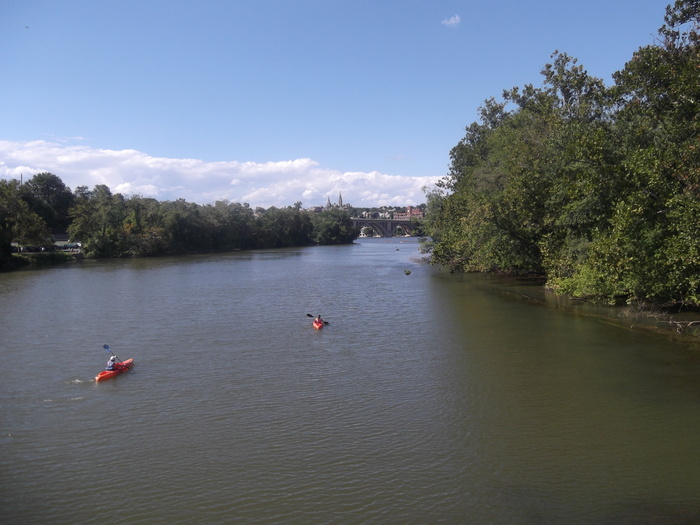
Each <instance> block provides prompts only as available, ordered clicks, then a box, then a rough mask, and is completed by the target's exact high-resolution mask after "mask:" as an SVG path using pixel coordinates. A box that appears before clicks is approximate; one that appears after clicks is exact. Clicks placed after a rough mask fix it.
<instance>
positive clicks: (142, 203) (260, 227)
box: [0, 173, 359, 268]
mask: <svg viewBox="0 0 700 525" xmlns="http://www.w3.org/2000/svg"><path fill="white" fill-rule="evenodd" d="M25 186H27V188H25ZM67 195H70V197H67ZM66 202H70V203H71V206H70V207H69V208H66V207H65V203H66ZM49 224H51V225H52V226H53V228H52V229H53V230H54V231H56V229H57V228H60V227H61V225H66V227H65V228H64V229H63V230H60V229H58V231H67V233H68V234H69V236H70V239H71V240H72V241H73V242H80V243H81V245H82V253H83V255H84V256H86V257H143V256H156V255H166V254H171V255H172V254H182V253H197V252H219V251H232V250H249V249H257V248H280V247H290V246H307V245H312V244H339V243H351V242H352V241H353V240H354V239H355V238H357V236H358V235H359V231H357V230H356V229H355V228H353V227H352V221H351V219H350V215H349V214H348V213H347V212H344V211H341V210H330V211H324V212H321V213H311V212H308V211H305V210H303V209H302V206H301V203H300V202H297V203H295V204H294V206H288V207H285V208H275V207H272V208H269V209H264V208H257V209H256V210H253V209H252V208H250V206H249V205H248V204H239V203H232V202H228V201H217V202H215V203H213V204H208V205H204V206H202V205H199V204H195V203H191V202H187V201H185V200H184V199H178V200H176V201H164V202H160V201H157V200H156V199H152V198H146V197H141V196H139V195H134V196H131V197H124V196H123V195H121V194H119V193H116V194H113V193H112V191H111V190H110V189H109V188H108V187H107V186H105V185H97V186H95V187H94V188H93V189H92V190H90V189H88V188H87V187H86V186H79V187H78V188H76V189H75V191H74V192H72V193H71V191H70V189H69V188H67V187H66V186H65V185H64V184H63V181H61V179H60V178H59V177H57V176H56V175H53V174H50V173H42V174H38V175H36V176H35V177H34V178H32V179H31V181H29V182H27V183H25V184H24V185H20V184H19V183H18V182H17V181H5V180H0V268H5V267H6V265H5V264H4V263H5V262H7V261H9V260H11V258H12V243H13V242H14V243H19V244H24V245H35V246H45V247H52V246H53V240H52V238H51V235H50V229H49Z"/></svg>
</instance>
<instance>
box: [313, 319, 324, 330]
mask: <svg viewBox="0 0 700 525" xmlns="http://www.w3.org/2000/svg"><path fill="white" fill-rule="evenodd" d="M313 325H314V328H315V329H316V330H320V329H321V328H323V321H317V320H316V319H314V322H313Z"/></svg>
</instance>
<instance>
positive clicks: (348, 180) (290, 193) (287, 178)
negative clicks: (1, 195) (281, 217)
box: [0, 140, 440, 208]
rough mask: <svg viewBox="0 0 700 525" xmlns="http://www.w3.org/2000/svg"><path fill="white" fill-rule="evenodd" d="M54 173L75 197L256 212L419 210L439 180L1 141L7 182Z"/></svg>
mask: <svg viewBox="0 0 700 525" xmlns="http://www.w3.org/2000/svg"><path fill="white" fill-rule="evenodd" d="M42 172H50V173H53V174H55V175H57V176H59V177H60V178H61V180H63V182H64V183H65V184H66V186H68V187H70V188H71V189H72V190H74V189H75V188H77V187H78V186H88V188H90V189H92V188H93V187H94V186H95V185H97V184H105V185H106V186H108V187H109V188H110V189H111V190H112V191H113V192H115V193H122V194H124V195H142V196H144V197H154V198H156V199H158V200H175V199H179V198H183V199H185V200H187V201H190V202H196V203H199V204H210V203H213V202H214V201H217V200H223V199H227V200H229V201H231V202H241V203H243V202H247V203H249V204H250V205H251V206H262V207H265V208H268V207H270V206H277V207H283V206H291V205H293V204H294V203H295V202H298V201H301V202H302V203H303V205H304V206H313V205H323V204H325V203H326V201H327V199H328V197H330V198H331V201H332V202H336V201H337V197H338V194H339V193H340V192H342V194H343V201H344V202H346V203H350V204H352V205H354V206H360V207H372V206H384V205H397V206H406V205H417V204H420V203H422V202H425V194H424V193H423V191H422V188H423V187H425V186H428V187H432V186H433V185H434V183H435V182H436V181H437V180H438V179H439V178H440V177H437V176H433V177H404V176H400V175H389V174H385V173H380V172H377V171H371V172H354V171H353V172H350V171H348V172H341V171H338V170H333V169H328V168H324V167H321V166H320V165H319V164H318V162H316V161H314V160H312V159H308V158H302V159H294V160H286V161H280V162H263V163H256V162H238V161H226V162H205V161H203V160H199V159H172V158H164V157H151V156H149V155H147V154H146V153H143V152H140V151H137V150H131V149H129V150H107V149H94V148H90V147H88V146H84V145H70V144H65V143H61V142H58V141H55V142H49V141H26V142H20V141H2V140H0V177H2V178H17V179H18V178H19V177H20V175H23V177H24V180H28V179H29V178H31V177H32V176H33V175H35V174H37V173H42Z"/></svg>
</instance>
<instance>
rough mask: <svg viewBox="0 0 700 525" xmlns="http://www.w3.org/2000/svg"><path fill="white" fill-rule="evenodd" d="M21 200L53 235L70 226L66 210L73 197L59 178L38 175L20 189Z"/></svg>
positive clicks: (50, 174)
mask: <svg viewBox="0 0 700 525" xmlns="http://www.w3.org/2000/svg"><path fill="white" fill-rule="evenodd" d="M20 192H21V195H22V198H23V199H24V200H25V202H26V203H27V204H28V205H29V207H30V208H31V209H32V210H33V211H34V212H35V213H36V214H37V215H39V217H41V218H42V219H43V220H44V222H46V224H47V225H48V227H49V229H50V230H51V231H52V232H53V233H64V232H65V231H66V229H67V228H68V225H69V224H70V218H69V217H68V210H69V209H70V207H71V206H72V205H73V199H74V196H73V194H72V193H71V191H70V188H68V187H67V186H66V185H65V184H64V183H63V181H62V180H61V179H60V177H58V176H56V175H54V174H53V173H38V174H36V175H34V177H32V178H31V179H29V180H28V181H27V182H25V183H24V184H22V186H21V189H20Z"/></svg>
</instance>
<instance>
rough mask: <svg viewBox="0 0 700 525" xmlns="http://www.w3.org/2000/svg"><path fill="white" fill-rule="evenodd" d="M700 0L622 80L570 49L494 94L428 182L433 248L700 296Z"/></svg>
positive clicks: (510, 266) (441, 256)
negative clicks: (437, 177)
mask: <svg viewBox="0 0 700 525" xmlns="http://www.w3.org/2000/svg"><path fill="white" fill-rule="evenodd" d="M699 23H700V0H679V1H677V2H676V3H675V4H674V5H673V6H669V7H668V8H667V12H666V17H665V24H664V25H663V26H662V28H661V29H660V30H659V34H660V38H661V41H660V43H659V44H658V45H653V46H648V47H644V48H641V49H640V50H638V51H637V52H636V53H635V54H634V56H633V57H632V59H631V60H630V61H629V62H628V63H627V64H626V66H625V67H624V69H623V70H622V71H620V72H618V73H616V74H615V76H614V80H615V85H614V86H612V87H610V88H608V87H606V86H605V85H604V84H603V82H602V81H601V80H599V79H597V78H594V77H591V76H589V75H588V74H587V72H586V71H585V70H584V69H583V68H582V67H581V66H579V65H577V61H576V60H575V59H573V58H571V57H569V56H567V55H566V54H564V53H558V52H556V53H555V54H554V55H553V56H552V58H553V62H552V63H551V64H547V65H546V66H545V68H544V69H543V71H542V74H543V77H544V84H543V87H541V88H536V87H534V86H532V85H527V86H525V87H523V88H513V89H511V90H508V91H506V92H504V94H503V98H502V101H496V100H495V99H489V100H487V101H485V103H484V105H483V106H482V107H481V109H480V116H481V119H480V122H478V123H473V124H471V125H470V126H469V127H467V129H466V135H465V137H464V138H463V139H462V140H461V141H460V142H459V144H457V145H456V146H455V147H454V148H453V149H452V151H451V152H450V157H451V165H450V171H449V174H448V175H447V176H446V177H445V178H444V179H443V180H442V181H441V183H440V184H439V186H438V188H437V189H436V190H434V191H433V192H432V193H430V194H429V195H428V205H427V214H428V217H427V220H426V230H427V233H429V234H430V235H431V236H432V243H433V244H432V250H433V260H434V261H435V262H439V263H442V264H447V265H450V266H451V267H453V268H455V269H459V270H469V271H474V270H476V271H499V272H509V273H516V274H526V273H534V274H540V275H544V276H545V277H546V279H547V283H548V286H549V287H550V288H552V289H554V290H557V291H559V292H563V293H567V294H572V295H576V296H586V297H595V298H599V299H604V300H608V301H614V300H615V298H618V297H625V298H628V299H630V300H634V299H637V300H650V301H655V302H661V303H669V302H673V303H682V304H691V305H696V306H698V305H700V133H699V132H700V129H699V127H700V122H698V118H699V117H698V116H699V115H700V48H699V47H698V28H699Z"/></svg>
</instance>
